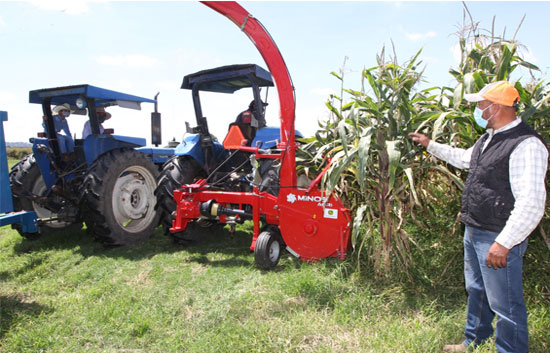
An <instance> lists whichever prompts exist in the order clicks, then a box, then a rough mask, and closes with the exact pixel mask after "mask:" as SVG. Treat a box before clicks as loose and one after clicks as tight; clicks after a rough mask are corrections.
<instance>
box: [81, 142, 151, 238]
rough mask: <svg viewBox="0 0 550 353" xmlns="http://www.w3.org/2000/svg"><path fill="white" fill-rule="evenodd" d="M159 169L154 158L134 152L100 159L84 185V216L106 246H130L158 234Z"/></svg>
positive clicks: (123, 152) (111, 152) (119, 151)
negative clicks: (155, 191)
mask: <svg viewBox="0 0 550 353" xmlns="http://www.w3.org/2000/svg"><path fill="white" fill-rule="evenodd" d="M157 176H158V169H157V167H156V166H155V165H154V164H153V161H152V160H151V157H150V156H148V155H146V154H144V153H140V152H138V151H135V150H131V149H124V150H113V151H110V152H108V153H106V154H104V155H103V156H101V157H100V158H98V159H97V160H96V161H95V162H94V163H93V164H92V165H91V166H90V171H89V172H88V175H86V177H85V179H84V182H83V183H82V187H81V190H82V195H83V198H82V208H81V209H82V217H83V218H84V221H85V222H86V225H87V226H88V229H89V231H90V232H91V233H92V235H93V236H94V237H95V238H96V239H97V240H99V241H101V242H102V243H104V244H105V245H130V244H134V243H138V242H141V241H143V240H146V239H148V238H150V237H151V236H152V235H153V234H154V233H155V228H156V227H157V225H158V221H159V215H158V214H157V212H156V211H155V204H156V198H155V196H154V190H155V186H156V178H157Z"/></svg>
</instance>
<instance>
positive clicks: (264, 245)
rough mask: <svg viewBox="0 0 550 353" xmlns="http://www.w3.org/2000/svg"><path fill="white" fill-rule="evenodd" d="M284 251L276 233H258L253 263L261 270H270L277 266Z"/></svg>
mask: <svg viewBox="0 0 550 353" xmlns="http://www.w3.org/2000/svg"><path fill="white" fill-rule="evenodd" d="M283 249H284V246H283V241H282V239H281V236H280V235H279V233H278V232H275V231H273V230H266V231H263V232H261V233H260V235H259V236H258V239H257V240H256V246H255V247H254V261H255V262H256V266H258V267H259V268H261V269H262V270H271V269H273V268H275V266H277V263H279V259H280V258H281V253H282V251H283Z"/></svg>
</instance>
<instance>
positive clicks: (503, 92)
mask: <svg viewBox="0 0 550 353" xmlns="http://www.w3.org/2000/svg"><path fill="white" fill-rule="evenodd" d="M464 98H465V99H466V100H467V101H469V102H481V101H484V100H488V101H490V102H493V103H496V104H502V105H506V106H508V107H513V106H514V103H515V102H516V101H518V100H519V93H518V90H517V89H516V88H515V87H514V85H512V84H511V83H510V82H508V81H497V82H493V83H490V84H488V85H487V86H485V87H483V89H482V90H481V91H479V92H478V93H471V94H465V95H464Z"/></svg>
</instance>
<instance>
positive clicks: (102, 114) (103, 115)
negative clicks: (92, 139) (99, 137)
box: [82, 107, 111, 140]
mask: <svg viewBox="0 0 550 353" xmlns="http://www.w3.org/2000/svg"><path fill="white" fill-rule="evenodd" d="M95 112H96V115H97V121H98V122H99V133H100V134H102V133H103V131H105V129H104V128H103V122H104V121H105V120H109V119H111V113H108V112H106V111H105V108H103V107H97V108H95ZM91 134H92V127H91V125H90V120H89V119H88V121H86V123H85V124H84V129H82V139H83V140H85V139H86V137H88V136H89V135H91Z"/></svg>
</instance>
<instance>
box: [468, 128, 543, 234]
mask: <svg viewBox="0 0 550 353" xmlns="http://www.w3.org/2000/svg"><path fill="white" fill-rule="evenodd" d="M532 136H535V137H538V138H539V139H540V140H541V141H542V142H543V143H544V140H543V139H542V138H541V137H540V136H539V135H538V134H537V133H536V132H535V130H533V129H532V128H531V127H530V126H529V125H527V124H525V123H524V122H521V123H520V124H519V125H518V126H516V127H514V128H512V129H510V130H506V131H503V132H499V133H498V134H495V135H494V136H493V138H492V140H491V141H490V142H489V145H488V146H487V147H486V148H485V150H484V151H483V153H482V152H481V148H482V147H483V144H484V143H485V141H487V138H488V137H489V134H485V135H483V136H482V137H481V138H480V139H479V140H478V141H477V143H476V144H475V146H474V150H473V151H472V159H471V161H470V170H469V173H468V178H467V179H466V186H465V187H464V192H463V193H462V208H461V218H462V223H464V224H466V225H468V226H472V227H476V228H480V229H484V230H489V231H492V232H500V231H502V229H503V228H504V226H505V225H506V221H507V220H508V217H510V213H511V211H512V209H513V208H514V202H515V199H514V195H513V194H512V188H511V186H510V173H509V170H510V169H509V162H510V155H511V154H512V152H513V151H514V149H515V148H516V147H517V146H518V145H519V144H520V143H521V142H522V141H523V140H525V139H527V138H529V137H532Z"/></svg>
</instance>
